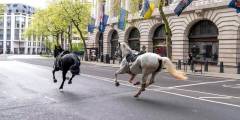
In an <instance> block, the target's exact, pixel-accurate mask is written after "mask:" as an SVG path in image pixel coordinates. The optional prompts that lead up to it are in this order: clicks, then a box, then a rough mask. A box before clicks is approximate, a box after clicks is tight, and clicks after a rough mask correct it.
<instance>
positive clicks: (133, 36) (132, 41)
mask: <svg viewBox="0 0 240 120" xmlns="http://www.w3.org/2000/svg"><path fill="white" fill-rule="evenodd" d="M139 39H140V33H139V31H138V29H137V28H133V29H132V30H131V32H130V33H129V37H128V44H129V46H130V48H131V49H133V50H136V51H140V41H139Z"/></svg>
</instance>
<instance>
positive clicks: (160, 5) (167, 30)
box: [158, 0, 172, 59]
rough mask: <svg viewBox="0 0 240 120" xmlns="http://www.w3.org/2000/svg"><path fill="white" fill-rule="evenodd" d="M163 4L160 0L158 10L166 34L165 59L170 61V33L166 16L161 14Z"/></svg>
mask: <svg viewBox="0 0 240 120" xmlns="http://www.w3.org/2000/svg"><path fill="white" fill-rule="evenodd" d="M163 4H164V2H163V0H160V2H159V7H158V10H159V13H160V16H161V18H162V19H163V22H164V28H165V32H166V45H167V57H168V58H170V59H172V41H171V38H172V33H171V29H170V27H169V23H168V21H167V18H166V15H165V14H164V12H163Z"/></svg>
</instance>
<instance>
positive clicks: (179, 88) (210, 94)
mask: <svg viewBox="0 0 240 120" xmlns="http://www.w3.org/2000/svg"><path fill="white" fill-rule="evenodd" d="M174 89H176V90H182V91H187V92H195V93H201V94H208V95H216V96H221V97H231V98H236V99H240V97H235V96H229V95H221V94H216V93H207V92H201V91H195V90H186V89H180V88H174Z"/></svg>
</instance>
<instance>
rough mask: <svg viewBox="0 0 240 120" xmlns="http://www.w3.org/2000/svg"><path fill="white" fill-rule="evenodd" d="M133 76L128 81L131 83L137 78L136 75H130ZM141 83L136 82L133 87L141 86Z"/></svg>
mask: <svg viewBox="0 0 240 120" xmlns="http://www.w3.org/2000/svg"><path fill="white" fill-rule="evenodd" d="M129 75H131V78H130V79H129V80H128V82H129V83H132V81H133V79H134V78H135V77H136V74H129ZM139 84H140V82H139V81H136V82H135V83H133V85H139Z"/></svg>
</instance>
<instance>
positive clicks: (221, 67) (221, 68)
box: [220, 62, 224, 73]
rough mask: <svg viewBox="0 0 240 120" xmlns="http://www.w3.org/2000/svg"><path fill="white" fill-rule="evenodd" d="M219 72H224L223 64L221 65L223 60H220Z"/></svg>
mask: <svg viewBox="0 0 240 120" xmlns="http://www.w3.org/2000/svg"><path fill="white" fill-rule="evenodd" d="M220 73H224V65H223V62H220Z"/></svg>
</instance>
